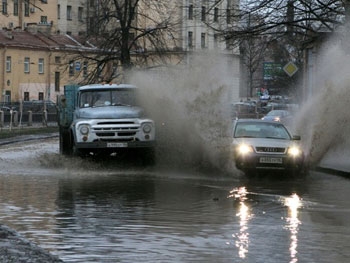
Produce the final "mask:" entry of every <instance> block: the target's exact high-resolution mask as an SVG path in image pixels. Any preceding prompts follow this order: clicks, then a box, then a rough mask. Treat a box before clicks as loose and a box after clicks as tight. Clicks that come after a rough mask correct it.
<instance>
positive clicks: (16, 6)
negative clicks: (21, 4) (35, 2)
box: [13, 0, 18, 16]
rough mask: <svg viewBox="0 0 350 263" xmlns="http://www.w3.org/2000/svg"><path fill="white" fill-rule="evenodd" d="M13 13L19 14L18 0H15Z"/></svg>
mask: <svg viewBox="0 0 350 263" xmlns="http://www.w3.org/2000/svg"><path fill="white" fill-rule="evenodd" d="M13 15H14V16H18V0H13Z"/></svg>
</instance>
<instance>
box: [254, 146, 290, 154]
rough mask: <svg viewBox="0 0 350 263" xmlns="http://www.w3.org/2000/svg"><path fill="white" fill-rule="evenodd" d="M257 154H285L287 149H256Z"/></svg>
mask: <svg viewBox="0 0 350 263" xmlns="http://www.w3.org/2000/svg"><path fill="white" fill-rule="evenodd" d="M256 152H257V153H279V154H283V153H285V152H286V148H282V147H256Z"/></svg>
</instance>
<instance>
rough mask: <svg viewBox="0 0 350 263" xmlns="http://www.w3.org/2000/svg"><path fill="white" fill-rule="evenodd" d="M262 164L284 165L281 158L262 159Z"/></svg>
mask: <svg viewBox="0 0 350 263" xmlns="http://www.w3.org/2000/svg"><path fill="white" fill-rule="evenodd" d="M260 163H282V158H280V157H260Z"/></svg>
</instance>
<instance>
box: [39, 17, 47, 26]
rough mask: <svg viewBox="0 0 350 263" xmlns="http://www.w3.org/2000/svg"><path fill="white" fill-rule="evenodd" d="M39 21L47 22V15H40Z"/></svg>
mask: <svg viewBox="0 0 350 263" xmlns="http://www.w3.org/2000/svg"><path fill="white" fill-rule="evenodd" d="M40 23H41V24H47V16H40Z"/></svg>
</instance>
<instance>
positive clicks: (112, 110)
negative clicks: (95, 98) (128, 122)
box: [75, 106, 143, 119]
mask: <svg viewBox="0 0 350 263" xmlns="http://www.w3.org/2000/svg"><path fill="white" fill-rule="evenodd" d="M75 113H76V117H77V118H82V119H126V118H140V117H142V116H143V109H142V108H140V107H134V106H107V107H106V106H104V107H95V108H82V109H78V110H76V112H75Z"/></svg>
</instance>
